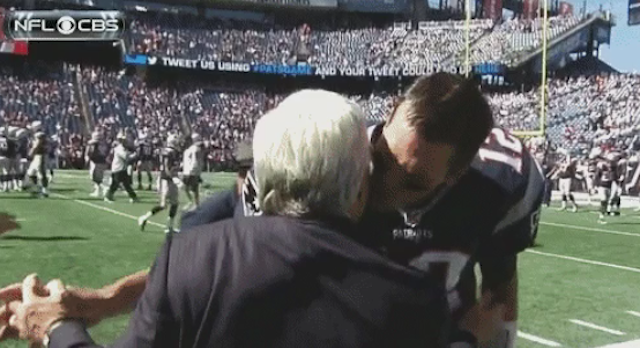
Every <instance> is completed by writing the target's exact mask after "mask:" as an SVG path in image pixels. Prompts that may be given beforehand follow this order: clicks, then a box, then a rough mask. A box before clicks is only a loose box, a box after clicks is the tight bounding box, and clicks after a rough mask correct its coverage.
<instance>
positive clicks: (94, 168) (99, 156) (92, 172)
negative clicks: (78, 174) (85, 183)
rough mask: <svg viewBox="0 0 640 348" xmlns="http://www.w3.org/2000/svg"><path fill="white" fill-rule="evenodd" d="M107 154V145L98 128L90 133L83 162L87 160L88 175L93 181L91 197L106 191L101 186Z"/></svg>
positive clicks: (105, 168) (98, 195) (99, 195)
mask: <svg viewBox="0 0 640 348" xmlns="http://www.w3.org/2000/svg"><path fill="white" fill-rule="evenodd" d="M108 156H109V145H108V144H107V143H106V142H105V141H104V137H103V136H102V133H101V132H100V131H99V130H96V131H94V132H93V133H91V139H90V140H89V144H88V145H87V149H86V150H85V162H89V176H90V177H91V182H93V192H92V193H91V197H101V196H102V195H104V194H106V193H107V190H106V188H105V187H104V186H103V181H104V172H105V171H106V170H107V157H108Z"/></svg>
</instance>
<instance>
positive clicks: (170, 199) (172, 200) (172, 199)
mask: <svg viewBox="0 0 640 348" xmlns="http://www.w3.org/2000/svg"><path fill="white" fill-rule="evenodd" d="M178 195H179V191H178V185H176V184H175V183H174V182H173V180H165V179H162V180H160V205H162V206H163V207H166V206H167V205H169V204H170V205H178V204H179V203H180V202H179V201H178Z"/></svg>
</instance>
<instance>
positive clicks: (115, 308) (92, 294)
mask: <svg viewBox="0 0 640 348" xmlns="http://www.w3.org/2000/svg"><path fill="white" fill-rule="evenodd" d="M148 277H149V271H148V270H144V271H140V272H137V273H134V274H131V275H128V276H126V277H123V278H121V279H118V280H117V281H116V282H115V283H113V284H110V285H107V286H105V287H103V288H101V289H98V290H93V289H80V288H72V289H70V290H69V291H70V292H71V293H72V294H74V295H76V296H77V297H78V299H79V300H80V301H82V302H81V304H80V303H79V305H78V308H83V309H85V312H84V313H79V316H76V317H77V318H78V317H79V318H82V319H84V320H85V322H87V324H89V325H95V324H97V323H99V322H100V321H101V320H103V319H105V318H110V317H113V316H116V315H119V314H122V313H126V312H129V311H131V310H133V309H134V308H135V305H136V303H137V302H138V300H139V299H140V297H141V296H142V293H143V292H144V289H145V287H146V283H147V279H148Z"/></svg>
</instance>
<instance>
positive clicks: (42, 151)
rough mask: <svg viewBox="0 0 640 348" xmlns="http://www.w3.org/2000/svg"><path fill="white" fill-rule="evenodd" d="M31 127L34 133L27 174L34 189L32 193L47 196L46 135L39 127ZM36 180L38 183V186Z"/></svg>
mask: <svg viewBox="0 0 640 348" xmlns="http://www.w3.org/2000/svg"><path fill="white" fill-rule="evenodd" d="M33 129H34V130H35V131H36V133H35V135H34V141H33V144H32V146H31V150H30V151H29V158H31V163H30V164H29V168H28V169H27V176H28V177H29V180H31V184H32V185H33V188H34V190H35V191H32V192H31V193H32V194H33V195H39V196H40V197H49V192H48V191H47V190H48V187H49V178H47V150H48V146H47V135H46V134H44V132H41V131H40V128H39V127H34V128H33ZM38 180H39V183H40V185H39V186H38Z"/></svg>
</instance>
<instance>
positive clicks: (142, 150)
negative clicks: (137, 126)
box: [136, 142, 153, 161]
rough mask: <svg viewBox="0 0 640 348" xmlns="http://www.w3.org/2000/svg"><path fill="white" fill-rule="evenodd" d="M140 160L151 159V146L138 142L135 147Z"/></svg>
mask: <svg viewBox="0 0 640 348" xmlns="http://www.w3.org/2000/svg"><path fill="white" fill-rule="evenodd" d="M136 152H137V153H138V159H139V160H140V161H153V147H152V146H151V145H149V144H147V143H143V142H141V143H139V144H138V148H137V149H136Z"/></svg>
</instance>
